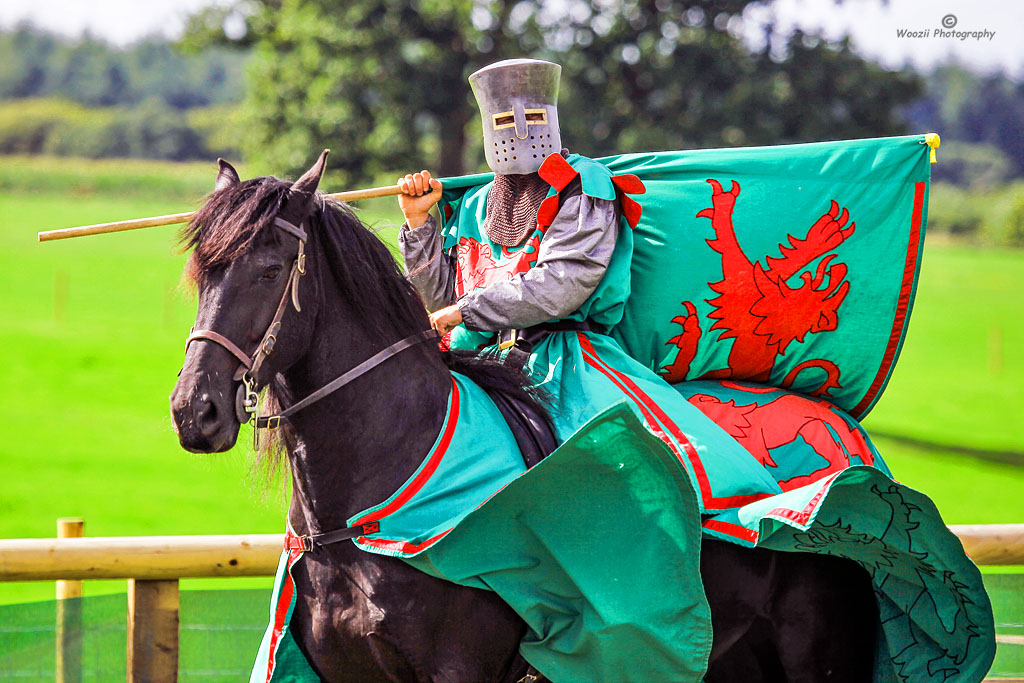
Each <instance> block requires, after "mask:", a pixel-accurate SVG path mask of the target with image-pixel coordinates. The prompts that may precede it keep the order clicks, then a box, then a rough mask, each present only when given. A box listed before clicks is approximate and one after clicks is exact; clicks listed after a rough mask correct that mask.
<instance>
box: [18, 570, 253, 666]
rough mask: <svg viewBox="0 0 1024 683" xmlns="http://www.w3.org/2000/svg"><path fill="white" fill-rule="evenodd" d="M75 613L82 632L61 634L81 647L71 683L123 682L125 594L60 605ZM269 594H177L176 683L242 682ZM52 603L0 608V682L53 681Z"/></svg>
mask: <svg viewBox="0 0 1024 683" xmlns="http://www.w3.org/2000/svg"><path fill="white" fill-rule="evenodd" d="M65 602H66V605H65V606H64V607H65V610H66V611H71V612H74V611H76V610H78V611H80V612H81V621H80V623H81V628H80V630H78V631H77V632H76V633H68V634H67V639H68V640H67V642H68V643H69V645H70V646H71V649H72V650H73V651H74V650H76V649H77V648H75V645H76V644H77V645H80V662H81V665H80V667H79V676H78V678H73V679H72V680H81V681H82V682H83V683H86V682H90V683H91V682H94V681H124V680H125V673H126V672H125V667H126V655H125V648H126V642H127V604H128V598H127V596H126V595H125V594H123V593H122V594H120V595H101V596H96V597H86V598H76V599H74V600H67V601H65ZM269 613H270V590H267V589H258V590H219V591H182V592H181V608H180V613H179V618H180V624H181V625H180V630H179V635H178V642H179V655H178V656H179V659H178V680H179V681H181V682H182V683H187V682H189V681H238V680H248V679H249V671H250V669H251V668H252V663H253V660H254V658H255V657H256V651H257V650H258V649H259V646H260V639H261V638H262V637H263V631H264V630H265V629H266V627H267V619H268V615H269ZM56 620H57V603H56V602H55V601H49V602H33V603H26V604H20V605H2V606H0V681H6V680H17V681H19V683H20V682H22V681H24V682H29V681H48V682H52V681H53V680H54V676H55V672H56V659H57V658H56V632H57V629H56Z"/></svg>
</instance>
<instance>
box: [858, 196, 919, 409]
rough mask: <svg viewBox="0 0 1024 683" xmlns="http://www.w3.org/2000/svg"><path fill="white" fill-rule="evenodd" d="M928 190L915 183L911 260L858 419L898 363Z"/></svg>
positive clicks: (904, 269)
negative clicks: (880, 356)
mask: <svg viewBox="0 0 1024 683" xmlns="http://www.w3.org/2000/svg"><path fill="white" fill-rule="evenodd" d="M924 189H925V184H924V183H923V182H920V183H914V210H913V215H912V217H911V222H910V244H909V245H907V258H906V261H904V263H903V284H902V285H900V298H899V304H898V305H897V307H896V317H895V318H894V319H893V321H892V331H891V332H890V333H889V343H888V345H887V346H886V347H885V355H884V356H883V357H882V364H881V366H880V367H879V368H878V374H877V375H875V380H874V381H873V382H872V383H871V387H870V388H869V389H868V391H867V393H866V394H864V398H862V399H861V400H860V402H859V403H858V404H857V407H855V408H854V409H853V410H852V411H850V412H851V413H853V414H854V415H855V416H856V417H858V418H859V417H861V413H862V412H863V411H865V410H867V408H868V406H870V405H871V403H872V402H873V401H874V400H875V397H876V396H878V392H879V391H881V390H882V385H883V384H884V383H885V378H886V377H888V376H889V370H890V369H892V364H893V363H894V362H895V361H896V350H897V349H898V348H899V345H900V338H901V337H902V336H903V327H904V325H905V324H906V321H907V311H908V309H909V308H910V294H911V292H912V291H913V289H914V275H915V274H916V273H917V254H918V250H919V247H920V243H921V216H922V213H923V211H924Z"/></svg>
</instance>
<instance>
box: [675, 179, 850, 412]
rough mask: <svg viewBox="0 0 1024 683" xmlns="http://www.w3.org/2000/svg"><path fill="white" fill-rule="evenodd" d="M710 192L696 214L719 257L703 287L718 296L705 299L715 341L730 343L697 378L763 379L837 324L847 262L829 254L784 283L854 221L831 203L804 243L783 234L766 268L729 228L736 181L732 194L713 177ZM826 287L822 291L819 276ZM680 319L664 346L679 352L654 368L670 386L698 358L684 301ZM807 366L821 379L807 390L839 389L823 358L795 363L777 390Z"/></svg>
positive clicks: (694, 325) (692, 313)
mask: <svg viewBox="0 0 1024 683" xmlns="http://www.w3.org/2000/svg"><path fill="white" fill-rule="evenodd" d="M707 182H708V183H709V184H710V185H711V188H712V191H713V193H712V197H711V204H712V206H711V208H708V209H704V210H702V211H700V212H699V213H698V214H697V216H698V217H703V218H710V219H711V226H712V228H714V231H715V237H714V238H713V239H709V240H708V241H707V242H708V245H709V246H710V247H711V248H712V249H713V250H714V251H716V252H718V253H719V254H721V255H722V276H723V277H722V279H721V280H720V281H719V282H715V283H711V284H710V285H709V286H710V287H711V289H712V290H713V291H714V292H716V293H717V294H718V296H716V297H714V298H711V299H707V300H706V301H707V302H708V303H709V304H711V305H712V306H713V307H714V310H712V312H711V313H710V314H709V317H711V318H713V319H714V320H715V322H714V324H712V325H711V329H712V330H722V335H721V337H720V338H721V339H733V340H735V341H734V342H733V345H732V349H731V350H730V352H729V362H728V367H726V368H722V369H720V370H712V371H710V372H706V373H704V374H703V375H702V376H701V379H746V380H750V381H753V382H767V381H768V378H769V376H770V375H771V371H772V368H773V366H774V364H775V359H776V358H777V357H778V356H780V355H782V354H784V353H785V352H786V348H787V347H788V346H789V345H790V344H791V343H792V342H794V341H797V342H803V341H804V339H805V338H806V336H807V335H808V334H814V333H816V332H825V331H828V330H834V329H836V327H837V326H838V323H839V318H838V311H839V306H840V305H841V304H842V303H843V299H844V298H845V297H846V294H847V292H848V291H849V289H850V283H849V282H844V281H843V278H844V277H846V272H847V269H846V265H845V264H842V263H836V264H832V265H830V264H831V263H832V261H833V259H835V257H836V255H835V254H830V255H829V256H827V257H825V258H824V259H822V261H821V262H820V263H819V264H818V267H817V269H816V271H815V273H814V275H813V276H812V275H811V273H809V272H805V273H802V274H801V275H800V279H801V280H802V281H803V284H802V285H800V286H799V287H796V288H794V287H790V286H789V284H787V281H788V280H789V279H790V278H792V277H793V276H794V275H796V274H797V273H799V272H800V271H801V270H802V269H804V268H806V267H807V266H808V265H809V264H810V263H811V262H812V261H814V260H815V259H816V258H818V257H819V256H822V255H824V254H826V253H827V252H829V251H831V250H833V249H835V248H836V247H838V246H839V245H840V244H842V243H843V242H844V241H845V240H846V239H847V238H848V237H850V235H852V234H853V231H854V228H855V227H856V224H855V223H851V224H850V227H848V228H847V227H845V226H846V222H847V220H848V219H849V213H848V212H847V210H846V209H845V208H844V209H843V210H842V213H840V211H839V205H838V204H837V203H836V202H835V200H832V205H831V207H830V208H829V210H828V211H827V212H826V213H824V214H823V215H822V216H821V218H819V219H818V220H817V221H816V222H815V223H814V225H812V226H811V228H810V229H809V230H808V231H807V236H806V237H805V238H803V239H799V238H796V237H793V236H792V235H787V239H788V242H789V244H788V246H787V245H782V244H780V245H779V250H780V252H781V256H780V257H772V256H768V257H766V258H765V262H766V263H767V267H765V266H762V265H761V263H760V262H753V261H751V260H750V259H749V258H747V256H746V254H744V253H743V249H742V248H741V247H740V244H739V241H738V240H737V238H736V231H735V229H734V228H733V224H732V212H733V207H734V206H735V204H736V198H737V197H738V196H739V194H740V186H739V183H737V182H736V181H733V183H732V189H731V190H729V191H728V192H725V191H723V190H722V186H721V185H720V184H719V183H718V181H717V180H714V179H711V178H709V179H708V181H707ZM826 277H827V278H828V284H827V285H824V286H823V283H825V278H826ZM682 305H683V307H684V308H685V309H686V314H685V315H680V316H676V317H675V318H673V319H672V322H673V323H676V324H679V325H681V326H682V328H683V330H682V332H681V333H680V334H679V335H677V336H675V337H673V338H672V339H670V340H669V341H668V342H667V343H668V344H673V345H675V346H676V347H677V348H678V349H679V352H678V354H677V355H676V358H675V360H674V361H673V362H672V364H671V365H668V366H666V367H665V368H663V369H662V370H661V374H662V376H664V377H665V379H667V380H668V381H669V382H680V381H682V380H684V379H686V376H687V374H688V373H689V371H690V364H691V363H692V362H693V359H694V357H695V356H696V354H697V345H698V342H699V341H700V336H701V329H700V323H699V320H698V318H697V309H696V307H695V306H694V305H693V303H691V302H689V301H684V302H683V304H682ZM808 368H821V369H823V370H825V372H826V373H827V376H826V378H825V380H824V381H823V382H822V383H821V385H820V386H819V387H818V388H817V389H815V390H814V391H812V392H808V393H811V394H813V395H816V396H828V395H829V392H830V391H831V390H832V389H838V388H841V385H840V384H839V368H838V367H836V365H835V364H834V363H832V362H831V361H828V360H824V359H816V360H809V361H806V362H804V363H801V364H800V365H798V366H797V367H795V368H793V370H792V371H791V372H790V373H789V374H788V375H787V376H786V377H785V379H784V380H783V382H782V386H784V387H790V386H792V385H793V381H794V380H795V379H796V376H797V375H798V374H799V373H800V372H801V371H803V370H805V369H808Z"/></svg>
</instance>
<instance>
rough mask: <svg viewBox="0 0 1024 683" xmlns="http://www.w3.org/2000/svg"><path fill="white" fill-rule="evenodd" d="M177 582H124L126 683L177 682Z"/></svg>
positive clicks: (129, 580)
mask: <svg viewBox="0 0 1024 683" xmlns="http://www.w3.org/2000/svg"><path fill="white" fill-rule="evenodd" d="M179 603H180V601H179V597H178V580H177V579H173V580H170V581H162V580H157V581H150V580H138V579H128V683H176V681H177V680H178V606H179Z"/></svg>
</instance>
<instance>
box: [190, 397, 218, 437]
mask: <svg viewBox="0 0 1024 683" xmlns="http://www.w3.org/2000/svg"><path fill="white" fill-rule="evenodd" d="M196 404H197V405H196V413H195V414H196V425H197V426H198V427H199V431H200V432H202V433H203V436H207V437H209V436H213V435H214V434H216V433H217V431H218V430H219V429H220V424H219V419H218V417H219V416H218V415H217V406H216V405H214V403H213V401H210V400H209V398H208V397H207V396H205V395H204V396H203V397H202V398H200V400H198V401H196Z"/></svg>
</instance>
